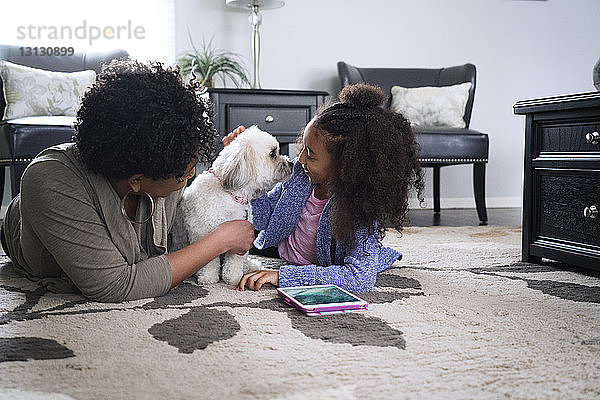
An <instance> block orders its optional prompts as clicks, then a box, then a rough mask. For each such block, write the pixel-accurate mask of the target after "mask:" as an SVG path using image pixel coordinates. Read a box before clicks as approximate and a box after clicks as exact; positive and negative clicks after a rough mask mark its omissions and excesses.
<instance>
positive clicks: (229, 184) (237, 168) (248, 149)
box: [221, 144, 258, 190]
mask: <svg viewBox="0 0 600 400" xmlns="http://www.w3.org/2000/svg"><path fill="white" fill-rule="evenodd" d="M238 150H239V151H237V152H235V153H233V154H231V158H230V159H229V160H228V162H227V163H226V165H225V168H223V171H222V172H221V179H222V180H223V188H224V189H226V190H239V189H241V188H243V187H245V186H247V185H248V184H250V183H251V182H252V181H253V180H254V179H255V177H256V163H257V162H258V160H257V159H256V152H255V151H254V149H253V148H252V146H251V145H250V144H246V145H244V146H240V147H239V149H238Z"/></svg>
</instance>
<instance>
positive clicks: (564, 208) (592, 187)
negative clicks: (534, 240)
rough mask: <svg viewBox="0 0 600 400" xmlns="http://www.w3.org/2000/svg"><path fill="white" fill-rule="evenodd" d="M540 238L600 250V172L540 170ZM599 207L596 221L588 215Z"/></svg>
mask: <svg viewBox="0 0 600 400" xmlns="http://www.w3.org/2000/svg"><path fill="white" fill-rule="evenodd" d="M537 172H538V174H539V175H538V179H537V180H538V183H539V185H540V192H539V208H538V209H539V214H540V215H539V217H540V219H539V227H538V228H539V229H538V230H537V231H538V232H537V233H538V236H539V237H544V238H551V239H559V240H562V241H566V242H572V243H579V244H584V245H588V246H592V247H597V248H598V249H599V250H600V172H598V171H572V170H539V171H537ZM592 206H595V207H596V209H597V210H598V212H599V214H598V215H597V217H596V218H591V217H590V216H585V215H584V210H585V209H586V207H587V208H588V211H591V210H592V208H591V207H592Z"/></svg>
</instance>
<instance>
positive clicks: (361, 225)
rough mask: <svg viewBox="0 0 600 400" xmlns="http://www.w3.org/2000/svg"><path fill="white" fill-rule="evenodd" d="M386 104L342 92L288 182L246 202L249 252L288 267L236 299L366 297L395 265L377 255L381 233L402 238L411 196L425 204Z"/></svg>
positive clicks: (255, 281)
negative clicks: (273, 252) (328, 291)
mask: <svg viewBox="0 0 600 400" xmlns="http://www.w3.org/2000/svg"><path fill="white" fill-rule="evenodd" d="M384 100H385V95H384V93H383V91H382V90H381V89H379V88H376V87H373V86H369V85H365V84H357V85H352V86H348V87H346V88H344V89H343V90H342V92H341V93H340V101H339V102H337V103H334V104H331V105H327V106H325V107H324V108H322V109H321V110H319V111H318V112H317V114H316V115H315V117H314V118H313V119H312V120H311V121H310V122H309V123H308V125H307V126H306V127H305V129H304V133H303V138H302V147H301V152H300V156H299V158H298V159H296V160H295V161H294V172H293V175H292V177H291V178H290V180H288V181H287V182H285V183H283V184H278V185H277V186H275V188H274V189H273V190H271V191H270V192H269V193H267V194H265V195H264V196H262V197H260V198H258V199H256V200H253V201H252V212H253V215H254V220H253V222H254V226H255V227H256V229H258V230H260V232H259V234H258V236H257V238H256V240H255V241H254V245H255V246H256V248H257V249H259V250H261V249H266V248H269V247H272V246H276V247H277V250H278V252H279V255H280V256H281V257H282V258H283V259H284V260H286V261H287V262H289V263H290V265H285V266H283V267H281V268H280V269H279V271H270V270H261V271H255V272H251V273H249V274H246V275H245V276H244V277H243V278H242V280H241V281H240V284H239V286H238V289H239V290H244V288H245V287H248V288H249V289H253V290H258V289H260V288H261V287H262V286H263V285H264V284H266V283H269V284H273V285H279V286H281V287H284V286H301V285H318V284H336V285H338V286H340V287H342V288H344V289H347V290H349V291H351V292H365V291H369V290H371V289H373V287H374V285H375V279H376V276H377V273H378V272H380V271H383V270H385V269H387V268H389V266H390V265H391V264H392V263H394V261H396V260H397V259H399V258H400V257H401V254H400V253H399V252H397V251H396V250H393V249H391V248H388V247H383V246H382V245H381V240H382V239H383V236H384V234H385V226H384V223H389V224H392V225H393V226H394V227H395V228H396V229H397V230H399V231H400V230H401V229H402V225H403V223H404V222H405V216H406V213H407V211H408V192H409V190H410V189H411V188H414V189H416V191H417V196H418V198H419V200H421V201H422V200H423V197H422V190H423V175H422V171H421V168H420V167H419V163H418V160H417V145H416V142H415V137H414V134H413V131H412V129H411V127H410V123H409V122H408V121H407V120H406V119H405V118H404V117H403V116H402V115H400V114H397V113H394V112H392V111H389V110H384V109H383V108H381V107H380V106H381V104H382V103H383V101H384ZM239 131H240V130H239V129H238V130H236V131H234V133H232V134H230V135H229V137H228V138H227V140H232V139H233V138H234V137H235V135H236V134H237V133H238V132H239Z"/></svg>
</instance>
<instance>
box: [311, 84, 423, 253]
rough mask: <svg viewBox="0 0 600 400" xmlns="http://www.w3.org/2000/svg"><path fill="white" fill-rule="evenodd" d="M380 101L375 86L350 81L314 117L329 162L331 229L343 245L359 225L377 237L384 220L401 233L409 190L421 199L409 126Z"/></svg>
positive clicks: (415, 148) (382, 231)
mask: <svg viewBox="0 0 600 400" xmlns="http://www.w3.org/2000/svg"><path fill="white" fill-rule="evenodd" d="M384 100H385V95H384V93H383V91H382V90H381V89H380V88H378V87H375V86H371V85H367V84H355V85H351V86H347V87H345V88H344V89H343V90H342V91H341V93H340V96H339V101H338V102H336V103H333V104H329V105H325V106H324V107H323V108H322V109H320V110H319V111H318V112H317V114H316V116H315V117H314V122H313V124H314V126H315V128H316V130H317V132H319V133H321V134H322V135H323V137H324V138H325V146H326V148H327V150H328V151H329V153H330V154H331V157H332V161H333V168H334V170H333V171H332V173H331V175H330V176H331V182H330V183H331V185H332V188H333V191H334V192H335V202H334V208H333V214H332V227H333V233H334V235H335V237H336V238H337V239H338V240H343V241H345V242H346V243H353V242H354V237H353V232H354V230H355V229H356V228H359V227H366V228H368V229H369V231H370V232H371V233H375V234H376V237H377V238H378V240H381V239H383V237H384V235H385V225H386V224H388V225H392V226H393V227H394V228H396V229H397V230H398V231H402V226H403V225H404V224H405V223H406V221H407V218H406V214H407V212H408V193H409V191H410V190H411V189H415V190H416V193H417V198H418V199H419V201H420V202H421V203H422V202H423V183H424V178H423V171H422V170H421V167H420V165H419V161H418V145H417V143H416V141H415V136H414V133H413V130H412V129H411V126H410V123H409V122H408V120H407V119H406V118H404V116H402V115H401V114H398V113H395V112H393V111H390V110H385V109H383V108H381V107H380V106H381V105H382V104H383V102H384Z"/></svg>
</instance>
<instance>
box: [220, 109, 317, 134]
mask: <svg viewBox="0 0 600 400" xmlns="http://www.w3.org/2000/svg"><path fill="white" fill-rule="evenodd" d="M309 121H310V109H309V108H308V107H261V106H257V107H255V106H238V105H230V106H229V107H227V125H228V126H229V128H230V129H234V128H235V127H237V126H239V125H258V127H259V128H260V129H264V130H266V131H269V132H271V133H279V134H282V133H283V134H291V135H293V136H297V135H298V134H299V133H300V130H301V129H302V128H304V126H305V125H306V124H307V123H308V122H309Z"/></svg>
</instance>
